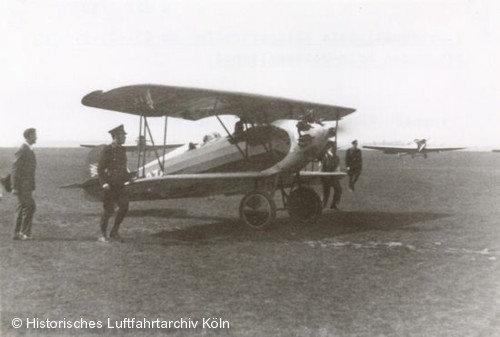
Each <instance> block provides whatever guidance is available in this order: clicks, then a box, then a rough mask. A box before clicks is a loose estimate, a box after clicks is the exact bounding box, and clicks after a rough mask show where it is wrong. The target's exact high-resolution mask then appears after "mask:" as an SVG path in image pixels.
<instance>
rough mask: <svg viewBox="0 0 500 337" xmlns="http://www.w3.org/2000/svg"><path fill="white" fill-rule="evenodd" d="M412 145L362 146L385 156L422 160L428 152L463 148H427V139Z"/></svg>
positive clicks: (419, 140) (418, 140) (415, 141)
mask: <svg viewBox="0 0 500 337" xmlns="http://www.w3.org/2000/svg"><path fill="white" fill-rule="evenodd" d="M413 143H415V145H405V146H398V145H389V146H385V145H363V148H365V149H372V150H380V151H383V152H384V153H385V154H397V155H399V156H405V155H410V156H411V157H412V158H415V157H416V156H423V157H424V158H427V153H429V152H442V151H455V150H462V149H464V147H428V146H427V139H415V140H414V141H413Z"/></svg>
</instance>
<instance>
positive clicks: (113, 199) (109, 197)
mask: <svg viewBox="0 0 500 337" xmlns="http://www.w3.org/2000/svg"><path fill="white" fill-rule="evenodd" d="M128 204H129V201H128V193H127V190H126V189H125V186H118V187H111V189H109V190H106V191H104V198H103V208H104V212H103V214H102V217H101V232H102V235H104V236H107V228H108V222H109V218H110V217H111V216H112V215H113V212H114V209H115V205H117V206H118V212H117V213H116V216H115V221H114V224H113V227H112V228H111V232H110V236H114V235H118V231H119V229H120V224H121V223H122V221H123V219H124V218H125V215H126V214H127V212H128Z"/></svg>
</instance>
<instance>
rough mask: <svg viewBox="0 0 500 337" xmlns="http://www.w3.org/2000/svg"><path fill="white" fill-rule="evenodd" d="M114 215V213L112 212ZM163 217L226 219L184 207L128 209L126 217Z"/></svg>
mask: <svg viewBox="0 0 500 337" xmlns="http://www.w3.org/2000/svg"><path fill="white" fill-rule="evenodd" d="M101 215H102V213H87V214H86V216H87V217H101ZM113 216H115V214H113ZM147 217H152V218H165V219H193V220H195V219H197V220H207V221H220V222H224V221H228V220H230V219H228V218H227V217H220V216H207V215H193V214H189V212H188V211H187V210H185V209H175V208H171V209H169V208H162V209H135V210H129V211H128V213H127V216H126V218H147Z"/></svg>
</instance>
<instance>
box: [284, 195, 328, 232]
mask: <svg viewBox="0 0 500 337" xmlns="http://www.w3.org/2000/svg"><path fill="white" fill-rule="evenodd" d="M322 210H323V207H322V205H321V199H320V198H319V195H318V194H317V193H316V192H315V191H314V190H313V189H312V188H310V187H299V188H297V189H295V190H293V191H292V192H291V193H290V195H289V196H288V214H289V215H290V217H291V218H292V219H293V220H294V221H297V222H300V223H306V224H307V223H315V222H316V221H317V220H318V218H319V217H320V215H321V211H322Z"/></svg>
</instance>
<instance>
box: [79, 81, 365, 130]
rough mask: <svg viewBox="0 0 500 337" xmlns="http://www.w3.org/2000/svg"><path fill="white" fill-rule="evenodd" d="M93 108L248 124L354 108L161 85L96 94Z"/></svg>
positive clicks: (329, 115)
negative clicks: (228, 118) (228, 117)
mask: <svg viewBox="0 0 500 337" xmlns="http://www.w3.org/2000/svg"><path fill="white" fill-rule="evenodd" d="M82 104H83V105H86V106H90V107H95V108H101V109H107V110H113V111H119V112H125V113H130V114H134V115H142V116H148V117H158V116H169V117H177V118H184V119H189V120H197V119H200V118H204V117H208V116H213V115H215V114H218V115H221V114H232V115H237V116H238V117H240V118H246V119H247V120H248V121H254V122H262V123H271V122H273V121H275V120H277V119H298V118H299V116H301V115H302V114H304V113H305V112H307V111H309V110H312V111H313V112H314V117H315V118H319V119H324V120H335V119H340V118H342V117H344V116H346V115H348V114H350V113H353V112H354V111H356V110H355V109H351V108H345V107H340V106H335V105H326V104H318V103H310V102H304V101H296V100H291V99H286V98H278V97H270V96H261V95H254V94H246V93H238V92H229V91H220V90H208V89H195V88H184V87H174V86H162V85H152V84H144V85H132V86H126V87H121V88H116V89H113V90H110V91H107V92H103V91H94V92H91V93H90V94H88V95H86V96H85V97H83V99H82Z"/></svg>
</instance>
